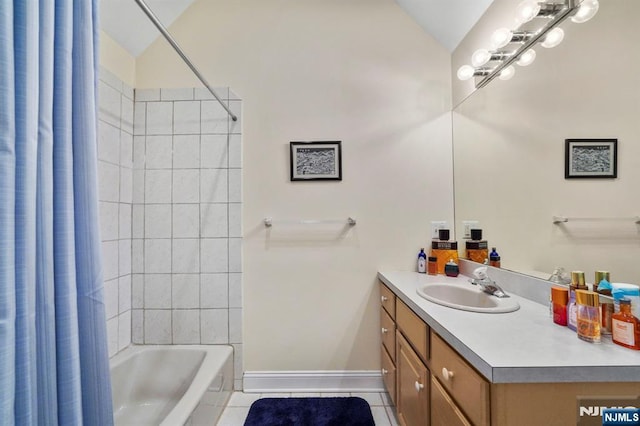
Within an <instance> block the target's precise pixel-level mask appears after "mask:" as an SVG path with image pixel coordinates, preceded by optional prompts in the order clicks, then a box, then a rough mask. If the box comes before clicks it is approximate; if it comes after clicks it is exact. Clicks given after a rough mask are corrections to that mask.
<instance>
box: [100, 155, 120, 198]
mask: <svg viewBox="0 0 640 426" xmlns="http://www.w3.org/2000/svg"><path fill="white" fill-rule="evenodd" d="M98 187H99V195H98V197H99V198H98V199H99V200H100V201H113V202H115V203H117V202H118V201H120V167H119V166H116V165H114V164H110V163H105V162H104V161H98Z"/></svg>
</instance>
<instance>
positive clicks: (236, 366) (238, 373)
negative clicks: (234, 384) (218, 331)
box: [232, 343, 244, 389]
mask: <svg viewBox="0 0 640 426" xmlns="http://www.w3.org/2000/svg"><path fill="white" fill-rule="evenodd" d="M232 346H233V375H234V377H240V378H242V374H243V373H244V365H243V364H242V360H243V356H242V353H243V350H244V348H243V345H240V344H237V343H234V344H233V345H232ZM236 389H242V387H240V388H236Z"/></svg>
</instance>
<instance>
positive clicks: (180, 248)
mask: <svg viewBox="0 0 640 426" xmlns="http://www.w3.org/2000/svg"><path fill="white" fill-rule="evenodd" d="M199 249H200V241H199V240H198V239H195V238H193V239H174V240H173V252H172V259H173V260H172V272H173V273H198V272H200V250H199Z"/></svg>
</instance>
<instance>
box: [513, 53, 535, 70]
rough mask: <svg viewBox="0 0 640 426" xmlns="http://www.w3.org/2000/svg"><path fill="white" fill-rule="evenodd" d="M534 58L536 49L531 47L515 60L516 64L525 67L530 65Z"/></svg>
mask: <svg viewBox="0 0 640 426" xmlns="http://www.w3.org/2000/svg"><path fill="white" fill-rule="evenodd" d="M535 59H536V51H535V50H533V49H529V50H527V51H526V52H524V53H523V54H522V55H520V58H519V59H518V61H517V62H516V64H518V65H520V66H521V67H526V66H527V65H531V64H532V63H533V61H534V60H535Z"/></svg>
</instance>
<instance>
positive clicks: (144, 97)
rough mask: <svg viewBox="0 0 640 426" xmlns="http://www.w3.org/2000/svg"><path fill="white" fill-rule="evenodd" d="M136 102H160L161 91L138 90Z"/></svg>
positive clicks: (136, 91)
mask: <svg viewBox="0 0 640 426" xmlns="http://www.w3.org/2000/svg"><path fill="white" fill-rule="evenodd" d="M135 99H136V102H147V101H159V100H160V89H136V90H135Z"/></svg>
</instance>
